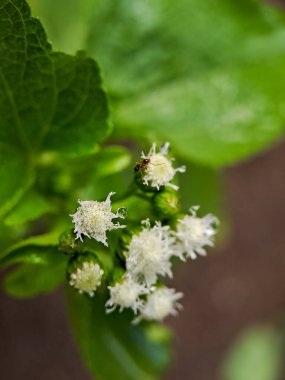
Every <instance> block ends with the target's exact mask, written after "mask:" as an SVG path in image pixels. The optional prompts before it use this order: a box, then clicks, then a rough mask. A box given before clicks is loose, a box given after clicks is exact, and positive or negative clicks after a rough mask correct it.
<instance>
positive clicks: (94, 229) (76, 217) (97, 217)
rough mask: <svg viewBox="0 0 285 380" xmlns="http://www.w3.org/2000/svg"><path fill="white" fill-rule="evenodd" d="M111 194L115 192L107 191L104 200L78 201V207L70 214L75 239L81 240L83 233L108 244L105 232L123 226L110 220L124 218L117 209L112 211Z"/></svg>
mask: <svg viewBox="0 0 285 380" xmlns="http://www.w3.org/2000/svg"><path fill="white" fill-rule="evenodd" d="M113 194H115V193H109V195H108V197H107V199H106V200H105V201H104V202H97V201H80V200H79V201H78V203H79V204H80V207H78V208H77V210H76V212H75V214H73V215H70V216H71V217H72V222H73V223H74V224H75V228H74V233H75V234H76V239H80V240H81V241H82V235H85V236H87V237H89V238H93V239H95V240H97V241H99V242H101V243H103V244H104V245H106V246H108V243H107V236H106V232H107V231H111V230H114V229H117V228H124V227H125V226H122V225H120V224H119V223H113V221H112V220H113V219H115V218H124V216H123V215H120V213H119V211H117V213H116V214H114V213H113V212H112V209H111V196H112V195H113Z"/></svg>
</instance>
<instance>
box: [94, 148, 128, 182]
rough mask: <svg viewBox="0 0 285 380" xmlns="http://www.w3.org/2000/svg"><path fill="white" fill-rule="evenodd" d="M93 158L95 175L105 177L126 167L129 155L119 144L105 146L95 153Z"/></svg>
mask: <svg viewBox="0 0 285 380" xmlns="http://www.w3.org/2000/svg"><path fill="white" fill-rule="evenodd" d="M95 160H96V164H95V170H94V174H95V176H96V177H106V176H108V175H112V174H115V173H118V172H121V171H122V170H124V169H126V168H127V167H128V166H129V164H130V162H131V155H130V153H129V152H128V151H127V150H126V149H125V148H123V147H121V146H107V147H105V148H104V149H102V150H101V151H100V152H99V153H98V154H97V155H96V157H95Z"/></svg>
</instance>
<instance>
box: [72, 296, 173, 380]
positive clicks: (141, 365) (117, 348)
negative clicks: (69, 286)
mask: <svg viewBox="0 0 285 380" xmlns="http://www.w3.org/2000/svg"><path fill="white" fill-rule="evenodd" d="M104 303H105V298H104V297H103V298H102V297H100V295H96V297H95V298H94V299H90V298H88V297H87V296H80V295H79V294H77V293H75V292H74V291H73V290H69V291H68V304H69V310H70V315H71V322H72V324H73V326H74V329H75V334H76V338H77V342H78V344H79V347H80V349H81V352H82V355H83V359H84V360H85V363H86V365H87V367H88V368H89V369H90V371H91V373H93V374H94V376H96V379H98V380H109V379H116V380H154V379H157V378H159V374H160V373H161V372H162V371H163V370H165V368H166V366H167V363H168V359H169V358H168V357H169V347H168V345H169V341H170V336H169V332H168V330H167V329H166V328H165V327H161V326H158V325H157V326H156V325H154V326H153V325H150V326H148V325H146V326H144V327H142V326H133V325H132V324H131V323H130V321H131V319H130V316H129V315H128V314H126V313H122V314H120V313H112V314H110V315H106V314H105V311H104Z"/></svg>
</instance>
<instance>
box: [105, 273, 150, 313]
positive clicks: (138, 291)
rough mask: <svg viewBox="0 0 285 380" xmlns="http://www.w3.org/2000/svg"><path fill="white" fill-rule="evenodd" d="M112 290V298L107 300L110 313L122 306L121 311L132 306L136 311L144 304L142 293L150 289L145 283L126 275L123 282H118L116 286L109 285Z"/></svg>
mask: <svg viewBox="0 0 285 380" xmlns="http://www.w3.org/2000/svg"><path fill="white" fill-rule="evenodd" d="M108 289H109V291H110V299H109V300H108V301H107V303H106V306H107V308H109V309H107V312H108V313H110V312H112V311H114V310H115V309H116V307H117V306H119V307H120V311H122V310H123V309H124V308H132V309H133V311H134V312H135V313H137V310H138V309H139V307H141V306H142V301H141V300H140V299H139V297H140V296H141V295H144V294H148V293H149V290H148V289H147V288H146V286H145V285H142V284H139V283H138V282H136V281H134V280H133V279H132V278H131V277H130V276H128V275H127V276H125V277H124V278H123V280H122V281H121V282H117V283H116V284H115V285H114V286H108Z"/></svg>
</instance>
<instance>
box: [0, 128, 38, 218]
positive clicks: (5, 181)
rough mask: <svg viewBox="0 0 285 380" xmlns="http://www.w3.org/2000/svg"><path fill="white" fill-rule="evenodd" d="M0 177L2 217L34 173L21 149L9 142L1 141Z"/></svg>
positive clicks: (29, 182)
mask: <svg viewBox="0 0 285 380" xmlns="http://www.w3.org/2000/svg"><path fill="white" fill-rule="evenodd" d="M0 124H1V121H0ZM11 173H13V175H11ZM0 178H1V186H0V218H2V216H3V215H5V214H6V213H7V212H8V211H9V210H11V209H12V208H13V206H14V205H16V204H17V203H18V201H19V200H20V199H21V197H22V196H23V194H24V193H25V191H26V190H27V189H28V188H29V187H30V186H31V185H32V183H33V180H34V173H33V169H32V167H31V165H30V162H29V160H28V159H27V157H26V156H25V155H24V154H23V152H21V150H19V149H17V148H16V147H13V146H11V145H10V144H2V142H1V141H0Z"/></svg>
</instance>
